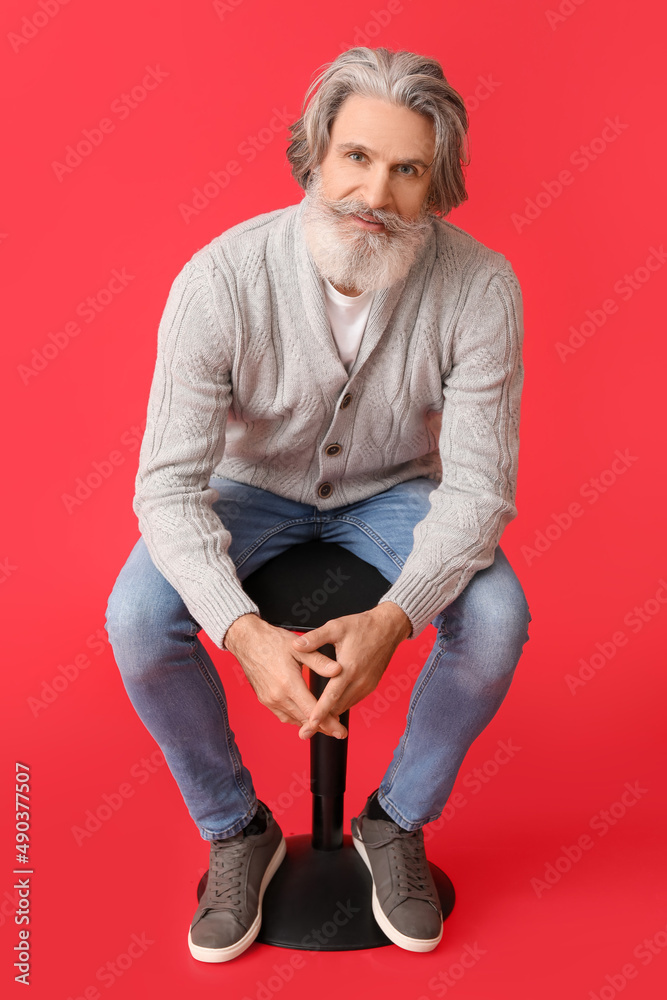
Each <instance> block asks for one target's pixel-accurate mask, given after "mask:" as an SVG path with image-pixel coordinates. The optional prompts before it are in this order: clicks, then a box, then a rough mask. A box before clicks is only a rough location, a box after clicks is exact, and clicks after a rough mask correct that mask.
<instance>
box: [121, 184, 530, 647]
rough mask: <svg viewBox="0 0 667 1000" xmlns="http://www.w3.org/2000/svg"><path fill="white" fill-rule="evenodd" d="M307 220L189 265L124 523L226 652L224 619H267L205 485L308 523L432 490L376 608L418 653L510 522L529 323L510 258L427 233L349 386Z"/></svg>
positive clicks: (292, 213)
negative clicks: (289, 509)
mask: <svg viewBox="0 0 667 1000" xmlns="http://www.w3.org/2000/svg"><path fill="white" fill-rule="evenodd" d="M304 206H305V199H304V200H302V201H301V202H299V203H298V204H296V205H290V206H288V207H286V208H281V209H276V210H275V211H272V212H266V213H263V214H261V215H257V216H255V217H254V218H251V219H248V220H246V221H245V222H242V223H239V224H238V225H235V226H232V227H231V228H230V229H228V230H226V231H225V232H224V233H222V235H220V236H217V237H216V238H215V239H213V240H212V241H211V242H210V243H209V244H207V245H206V246H204V247H202V248H201V249H200V250H197V251H196V252H195V253H194V254H193V256H192V257H191V258H190V260H189V261H188V262H187V263H186V264H185V266H184V267H183V268H182V270H181V271H180V273H179V274H178V275H177V276H176V278H175V279H174V281H173V284H172V286H171V289H170V291H169V295H168V298H167V302H166V305H165V308H164V312H163V315H162V319H161V321H160V325H159V329H158V337H157V361H156V365H155V372H154V375H153V381H152V385H151V389H150V395H149V400H148V414H147V424H146V431H145V434H144V438H143V441H142V445H141V452H140V457H139V469H138V473H137V478H136V492H135V496H134V501H133V508H134V511H135V513H136V515H137V517H138V520H139V528H140V531H141V534H142V535H143V537H144V539H145V542H146V545H147V547H148V551H149V553H150V555H151V558H152V560H153V562H154V563H155V565H156V567H157V568H158V569H159V570H160V572H161V573H162V574H163V576H164V577H165V578H166V579H167V580H168V581H169V583H171V585H172V586H173V587H174V588H175V589H176V590H177V591H178V593H179V594H180V596H181V597H182V598H183V601H184V602H185V604H186V606H187V608H188V610H189V612H190V614H191V615H192V616H193V617H194V618H195V620H196V621H197V622H198V623H199V624H200V625H201V626H202V628H204V629H205V631H206V632H207V633H208V635H209V636H210V638H211V640H212V641H213V642H214V643H215V645H217V646H218V647H220V648H223V649H224V648H225V646H224V637H225V633H226V631H227V629H228V628H229V626H230V625H231V624H232V622H233V621H235V620H236V619H237V618H239V617H240V616H241V615H243V614H246V613H248V612H258V611H259V609H258V607H257V605H256V604H255V603H254V602H253V601H252V600H250V598H249V597H248V596H247V595H246V594H245V592H244V590H243V587H242V585H241V583H240V581H239V579H238V576H237V575H236V571H235V569H234V564H233V562H232V560H231V559H230V557H229V555H228V554H227V553H228V548H229V543H230V541H231V534H230V531H229V530H228V529H227V528H226V527H225V525H224V524H222V523H221V521H220V519H219V517H218V516H217V515H216V514H215V512H214V511H213V510H212V509H211V504H212V503H213V502H214V501H215V500H216V499H217V496H218V494H217V493H216V491H215V490H214V489H213V488H212V487H211V486H210V485H209V480H210V478H211V476H219V477H224V478H228V479H234V480H237V481H238V482H242V483H247V484H249V485H252V486H258V487H260V488H261V489H264V490H270V491H271V492H273V493H276V494H278V495H280V496H283V497H287V498H289V499H291V500H296V501H299V502H301V503H305V504H311V505H313V506H314V507H317V508H318V509H319V510H329V509H331V508H334V507H340V506H342V505H345V504H350V503H354V502H356V501H358V500H364V499H366V498H367V497H370V496H373V495H375V494H377V493H381V492H382V491H384V490H387V489H389V488H390V487H392V486H395V485H396V484H397V483H400V482H403V481H405V480H408V479H414V478H416V477H419V476H426V477H428V478H430V479H433V480H435V481H436V482H437V483H438V484H439V485H438V487H437V489H434V490H433V492H432V493H431V495H430V509H429V511H428V513H427V515H426V517H425V518H424V519H423V520H422V521H420V523H419V524H418V525H417V526H416V528H415V531H414V547H413V549H412V552H411V553H410V555H409V557H408V558H407V560H406V562H405V565H404V567H403V568H402V571H401V573H400V576H399V578H398V579H397V580H396V582H395V583H394V584H393V585H392V586H391V587H390V589H389V590H388V591H387V592H386V594H385V595H384V597H383V598H382V601H393V602H395V603H396V604H398V605H399V606H400V607H401V608H402V609H403V610H404V611H405V613H406V614H407V616H408V618H409V619H410V622H411V623H412V637H415V636H417V635H419V633H420V632H421V631H422V630H423V629H424V628H425V627H426V626H427V625H428V623H429V622H430V621H432V619H433V618H434V617H435V616H436V615H437V614H438V612H440V611H442V610H443V609H444V608H445V607H446V606H447V605H448V604H449V603H451V601H453V600H454V599H455V598H456V597H458V595H459V594H460V593H461V591H462V590H463V589H464V588H465V586H466V584H467V583H468V582H469V580H470V579H471V577H472V576H473V575H474V574H475V573H476V572H477V571H478V570H480V569H484V568H485V567H486V566H489V565H491V563H492V562H493V556H494V550H495V548H496V546H497V545H498V542H499V540H500V537H501V535H502V533H503V531H504V529H505V527H506V525H507V524H508V523H509V522H510V521H511V520H512V519H513V518H514V517H515V516H516V514H517V510H516V506H515V494H516V481H517V463H518V451H519V412H520V400H521V390H522V386H523V363H522V355H521V351H522V343H523V306H522V296H521V289H520V286H519V283H518V281H517V278H516V275H515V274H514V271H513V269H512V266H511V264H510V263H509V261H508V260H507V259H506V258H505V257H504V256H503V255H502V254H500V253H498V252H496V251H494V250H490V249H489V248H488V247H486V246H484V244H483V243H481V242H479V241H478V240H476V239H474V238H473V237H472V236H470V235H469V234H468V233H466V232H464V231H463V230H462V229H460V228H459V227H457V226H455V225H453V224H452V223H451V222H447V221H445V220H442V219H438V218H436V217H435V216H434V217H432V223H431V231H430V232H429V234H428V238H427V240H426V242H425V244H424V246H423V248H422V250H421V252H420V254H419V256H418V257H417V259H416V260H415V262H414V264H413V265H412V267H411V268H410V270H409V272H408V274H407V275H406V276H405V277H404V278H402V279H400V280H399V281H397V282H396V283H394V284H393V285H391V286H390V287H389V288H387V289H382V290H381V291H380V292H378V293H377V294H376V296H375V298H374V300H373V306H372V309H371V313H370V315H369V317H368V322H367V325H366V329H365V331H364V335H363V339H362V343H361V347H360V349H359V353H358V355H357V358H356V360H355V362H354V365H353V366H352V369H351V371H350V373H349V374H348V373H347V371H346V370H345V367H344V365H343V363H342V361H341V359H340V357H339V355H338V352H337V350H336V345H335V342H334V338H333V336H332V333H331V327H330V324H329V319H328V316H327V311H326V305H325V299H324V291H323V287H322V281H321V279H320V276H319V274H318V272H317V269H316V267H315V263H314V261H313V258H312V256H311V254H310V251H309V249H308V247H307V244H306V243H305V239H304V235H303V229H302V216H303V210H304ZM334 442H336V443H338V444H340V445H341V446H342V450H341V451H340V453H339V454H338V455H336V456H333V457H329V456H328V455H327V454H326V451H325V449H326V447H327V445H329V444H332V443H334ZM325 483H327V484H330V487H331V489H330V492H329V493H328V495H327V496H322V495H320V493H319V492H318V491H319V488H320V487H321V486H322V485H323V484H325ZM323 492H325V493H326V492H327V490H326V488H325V490H324V491H323ZM232 527H233V526H232Z"/></svg>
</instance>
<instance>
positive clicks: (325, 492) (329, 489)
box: [317, 483, 333, 499]
mask: <svg viewBox="0 0 667 1000" xmlns="http://www.w3.org/2000/svg"><path fill="white" fill-rule="evenodd" d="M317 492H318V493H319V495H320V496H321V497H322V498H323V499H326V498H327V497H330V496H331V494H332V493H333V486H332V485H331V483H322V485H321V486H320V488H319V489H318V491H317Z"/></svg>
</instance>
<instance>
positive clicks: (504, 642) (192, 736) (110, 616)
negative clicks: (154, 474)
mask: <svg viewBox="0 0 667 1000" xmlns="http://www.w3.org/2000/svg"><path fill="white" fill-rule="evenodd" d="M211 486H212V487H213V488H214V489H215V490H217V492H218V494H219V496H218V500H217V501H215V503H214V504H213V510H214V511H215V512H216V514H217V515H218V516H219V517H220V519H221V520H222V522H223V524H224V525H225V526H226V527H227V528H228V529H229V531H230V532H231V534H232V541H231V544H230V547H229V556H230V557H231V558H232V559H233V561H234V565H235V567H236V572H237V575H238V577H239V580H240V581H241V582H243V580H244V579H245V578H246V577H247V576H249V575H250V574H251V573H252V572H253V571H254V570H256V569H258V568H259V567H260V566H261V565H263V564H264V563H265V562H267V561H268V560H269V559H271V558H273V557H274V556H277V555H279V554H280V553H281V552H282V551H284V550H285V549H287V548H289V547H291V546H292V545H298V544H300V543H301V542H307V541H311V540H313V539H320V540H321V541H323V542H337V543H338V544H339V545H342V546H343V547H344V548H346V549H349V550H350V551H352V552H354V553H355V554H356V555H357V556H359V557H360V558H361V559H364V560H365V561H366V562H368V563H371V564H372V565H373V566H375V567H376V568H377V569H378V570H379V571H380V573H382V575H383V576H384V577H386V579H387V580H389V582H390V583H394V581H395V580H396V579H397V577H398V575H399V573H400V571H401V568H402V566H403V565H404V563H405V560H406V558H407V556H408V555H409V553H410V550H411V549H412V545H413V528H414V526H415V525H416V524H417V523H418V522H419V521H421V520H422V519H423V518H424V517H425V516H426V514H427V512H428V510H429V494H430V492H431V490H432V489H435V488H436V486H437V483H436V482H435V481H434V480H432V479H426V478H420V479H412V480H409V481H408V482H404V483H399V484H398V485H397V486H394V487H392V488H391V489H388V490H386V491H384V492H383V493H378V494H376V495H375V496H373V497H370V498H369V499H367V500H362V501H360V502H358V503H353V504H349V505H347V506H344V507H337V508H333V509H330V510H326V511H320V510H318V509H317V508H316V507H314V506H312V505H310V504H303V503H296V502H294V501H292V500H286V499H284V498H283V497H279V496H276V495H275V494H273V493H269V492H267V491H266V490H262V489H259V488H257V487H254V486H247V485H245V484H243V483H237V482H234V481H233V480H230V479H218V478H213V479H211ZM530 621H531V615H530V612H529V609H528V604H527V601H526V598H525V596H524V593H523V590H522V587H521V584H520V583H519V580H518V579H517V577H516V576H515V574H514V571H513V569H512V567H511V566H510V564H509V562H508V560H507V557H506V556H505V554H504V553H503V551H502V550H501V548H500V546H497V547H496V550H495V555H494V561H493V563H492V564H491V565H490V566H487V567H486V568H485V569H483V570H479V571H478V572H477V573H475V575H474V576H473V577H472V579H471V580H470V581H469V583H468V585H467V586H466V587H465V589H464V590H463V591H462V592H461V593H460V594H459V596H458V597H457V598H456V600H454V601H452V602H451V603H450V604H449V605H447V607H446V608H445V609H444V610H443V611H442V612H440V614H438V615H436V617H435V618H434V619H433V625H434V626H435V627H436V630H437V635H436V638H435V642H434V644H433V648H432V649H431V652H430V653H429V655H428V658H427V660H426V663H425V664H424V666H423V668H422V670H421V673H420V674H419V675H418V677H417V679H416V681H415V684H414V687H413V689H412V694H411V697H410V705H409V710H408V715H407V721H406V726H405V729H404V731H403V734H402V736H401V739H400V741H399V743H398V745H397V746H396V748H395V750H394V754H393V757H392V760H391V762H390V764H389V766H388V768H387V770H386V772H385V774H384V777H383V778H382V780H381V782H380V784H379V795H378V797H379V801H380V804H381V805H382V807H383V809H384V810H385V811H386V812H387V813H388V814H389V815H390V816H391V817H392V819H394V820H395V821H396V822H397V823H398V824H399V825H400V826H402V827H404V828H405V829H407V830H415V829H418V828H419V827H421V826H423V825H424V824H425V823H429V822H431V821H432V820H434V819H437V817H438V816H439V815H440V813H441V812H442V810H443V808H444V806H445V803H446V801H447V799H448V797H449V794H450V792H451V790H452V787H453V785H454V780H455V778H456V775H457V773H458V770H459V768H460V766H461V763H462V761H463V758H464V757H465V754H466V753H467V751H468V749H469V747H470V745H471V743H472V742H473V741H474V740H475V739H476V737H477V736H478V735H479V734H480V733H481V732H482V730H483V729H484V728H485V727H486V726H487V725H488V723H489V722H490V721H491V719H492V718H493V716H494V715H495V713H496V712H497V711H498V708H499V707H500V704H501V702H502V701H503V698H504V697H505V695H506V693H507V691H508V689H509V686H510V683H511V680H512V677H513V674H514V670H515V668H516V665H517V663H518V661H519V658H520V656H521V653H522V650H523V646H524V643H525V642H526V641H527V640H528V638H529V636H528V623H529V622H530ZM106 627H107V633H108V635H109V640H110V642H111V645H112V648H113V652H114V656H115V658H116V663H117V664H118V667H119V669H120V672H121V675H122V678H123V683H124V685H125V689H126V691H127V693H128V695H129V697H130V700H131V702H132V704H133V706H134V708H135V709H136V711H137V713H138V715H139V717H140V718H141V720H142V721H143V723H144V725H145V726H146V728H147V729H148V731H149V732H150V733H151V735H152V736H153V738H154V739H155V740H156V741H157V743H158V744H159V746H160V748H161V750H162V752H163V753H164V756H165V759H166V761H167V764H168V766H169V768H170V770H171V773H172V774H173V776H174V778H175V780H176V782H177V784H178V787H179V789H180V791H181V794H182V796H183V799H184V800H185V803H186V805H187V807H188V810H189V812H190V815H191V816H192V818H193V820H194V822H195V823H196V824H197V827H198V829H199V832H200V834H201V836H202V837H203V838H204V840H214V839H217V838H222V837H229V836H232V835H233V834H235V833H237V832H238V831H239V830H241V829H242V828H243V827H244V826H245V825H246V824H247V823H248V822H249V821H250V819H251V818H252V816H253V815H254V814H255V812H256V810H257V805H258V801H257V796H256V793H255V789H254V787H253V782H252V778H251V776H250V773H249V771H248V769H247V768H246V767H245V765H244V764H243V761H242V758H241V753H240V751H239V749H238V747H237V745H236V741H235V738H234V733H233V731H232V729H231V727H230V724H229V718H228V714H227V700H226V698H225V691H224V687H223V685H222V682H221V680H220V677H219V676H218V673H217V671H216V669H215V667H214V666H213V663H212V661H211V658H210V656H209V655H208V653H207V652H206V650H205V648H204V646H203V644H202V642H201V640H200V639H199V638H198V632H200V631H201V626H200V625H199V624H198V623H197V622H196V621H195V619H194V618H193V617H192V615H190V614H189V612H188V610H187V608H186V606H185V604H184V602H183V600H182V598H181V597H180V595H179V594H178V593H177V591H176V590H175V589H174V588H173V587H172V586H171V584H170V583H168V581H167V580H166V579H165V578H164V577H163V576H162V574H161V573H160V572H159V571H158V570H157V569H156V567H155V565H154V564H153V561H152V559H151V557H150V555H149V553H148V550H147V548H146V544H145V542H144V540H143V538H142V537H140V538H139V541H138V542H137V543H136V545H135V546H134V548H133V549H132V551H131V553H130V555H129V557H128V559H127V562H126V563H125V565H124V566H123V568H122V570H121V572H120V573H119V575H118V577H117V579H116V582H115V585H114V588H113V590H112V592H111V595H110V597H109V603H108V607H107V617H106Z"/></svg>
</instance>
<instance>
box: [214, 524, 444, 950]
mask: <svg viewBox="0 0 667 1000" xmlns="http://www.w3.org/2000/svg"><path fill="white" fill-rule="evenodd" d="M389 586H390V584H389V582H388V581H387V580H386V579H385V578H384V577H383V576H382V574H381V573H379V572H378V570H377V569H375V567H374V566H371V565H370V564H369V563H367V562H364V560H363V559H360V558H359V557H358V556H355V555H354V554H353V553H352V552H349V551H348V550H347V549H345V548H343V547H342V546H340V545H336V544H332V543H327V542H319V541H314V542H306V543H305V544H302V545H295V546H293V547H292V548H290V549H287V550H286V551H285V552H283V553H281V555H279V556H276V557H275V558H274V559H271V560H269V561H268V562H267V563H265V564H264V565H263V566H262V567H260V569H258V570H256V571H255V572H254V573H252V574H251V575H250V576H248V577H247V578H246V579H245V580H244V582H243V589H244V590H245V591H246V593H247V594H248V595H249V597H251V598H252V600H253V601H255V603H256V604H257V606H258V608H259V609H260V614H261V616H262V618H264V619H265V621H268V622H270V623H271V624H272V625H277V626H280V627H281V628H285V629H291V630H292V631H294V632H308V631H310V630H312V629H315V628H319V626H321V625H324V623H325V622H327V621H329V620H330V619H332V618H342V617H343V616H344V615H351V614H358V613H359V612H361V611H369V610H370V609H371V608H374V607H375V605H376V604H377V603H378V601H379V599H380V597H382V595H383V594H385V593H386V591H387V590H388V589H389ZM319 651H320V652H322V653H324V654H325V655H326V656H330V657H331V658H332V659H335V657H336V650H335V647H334V646H333V645H332V644H327V645H324V646H321V647H320V650H319ZM309 674H310V683H309V686H310V690H311V691H312V693H313V694H314V696H315V697H316V698H319V697H320V695H321V694H322V692H323V690H324V688H325V686H326V684H327V681H328V678H326V677H321V676H320V675H319V674H317V673H315V671H309ZM340 721H341V723H342V724H343V725H344V726H345V727H346V729H348V732H349V725H350V723H349V711H347V712H344V713H343V714H342V715H341V717H340ZM347 744H348V739H345V740H337V739H334V738H333V737H331V736H326V735H324V733H316V734H315V736H313V737H311V739H310V790H311V792H312V795H313V814H312V815H313V821H312V826H313V829H312V834H299V835H298V836H294V837H287V838H286V841H287V854H286V856H285V859H284V860H283V862H282V864H281V866H280V868H279V869H278V871H277V872H276V873H275V875H274V876H273V878H272V880H271V882H270V883H269V885H268V887H267V890H266V893H265V895H264V900H263V904H262V926H261V929H260V932H259V935H258V937H257V940H258V941H261V942H263V943H264V944H272V945H277V946H278V947H280V948H295V949H299V950H303V951H355V950H358V949H362V948H379V947H381V946H383V945H387V944H391V943H392V942H391V941H390V940H389V938H388V937H387V936H386V935H385V934H384V933H383V931H381V930H380V928H379V927H378V925H377V923H376V921H375V918H374V916H373V911H372V908H371V890H372V880H371V876H370V872H369V871H368V869H367V868H366V865H365V864H364V862H363V860H362V859H361V856H360V855H359V854H358V853H357V851H356V849H355V848H354V847H353V845H352V837H351V835H350V834H344V833H343V803H344V794H345V775H346V767H347ZM361 807H362V804H360V807H359V808H360V809H361ZM429 865H430V868H431V872H432V874H433V878H434V881H435V884H436V887H437V890H438V894H439V896H440V902H441V905H442V913H443V917H444V918H447V917H448V916H449V914H450V913H451V911H452V909H453V906H454V898H455V897H454V887H453V885H452V883H451V881H450V880H449V878H448V877H447V875H445V873H444V872H443V871H441V870H440V868H438V867H437V866H436V865H433V864H431V863H430V862H429ZM207 874H208V873H207ZM206 878H207V875H204V876H203V878H202V879H201V881H200V884H199V887H198V897H199V898H201V895H202V893H203V891H204V888H205V887H206Z"/></svg>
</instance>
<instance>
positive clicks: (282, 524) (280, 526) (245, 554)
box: [234, 516, 317, 569]
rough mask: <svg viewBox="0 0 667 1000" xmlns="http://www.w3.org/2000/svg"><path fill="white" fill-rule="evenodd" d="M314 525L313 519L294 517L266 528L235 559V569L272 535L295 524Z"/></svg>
mask: <svg viewBox="0 0 667 1000" xmlns="http://www.w3.org/2000/svg"><path fill="white" fill-rule="evenodd" d="M316 523H317V522H316V519H315V518H313V517H312V516H309V517H296V518H292V519H291V520H289V521H281V522H280V524H276V525H274V526H273V527H272V528H267V530H266V531H265V532H264V534H263V535H260V536H259V538H256V539H255V540H254V542H253V543H252V544H251V545H248V546H247V548H245V549H244V550H243V552H242V553H241V554H240V555H239V556H238V557H237V558H236V559H235V561H234V566H235V567H236V569H239V568H240V567H241V566H242V565H243V563H244V562H247V560H248V559H249V558H250V556H251V555H253V554H254V553H255V552H256V551H257V549H258V548H259V547H260V545H263V544H264V542H266V541H268V539H269V538H272V537H273V536H274V535H277V534H279V533H280V532H281V531H284V530H285V529H286V528H292V527H293V526H294V525H295V524H316Z"/></svg>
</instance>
